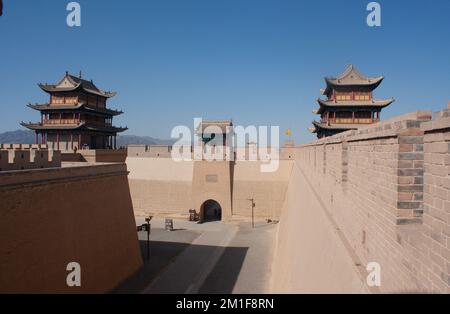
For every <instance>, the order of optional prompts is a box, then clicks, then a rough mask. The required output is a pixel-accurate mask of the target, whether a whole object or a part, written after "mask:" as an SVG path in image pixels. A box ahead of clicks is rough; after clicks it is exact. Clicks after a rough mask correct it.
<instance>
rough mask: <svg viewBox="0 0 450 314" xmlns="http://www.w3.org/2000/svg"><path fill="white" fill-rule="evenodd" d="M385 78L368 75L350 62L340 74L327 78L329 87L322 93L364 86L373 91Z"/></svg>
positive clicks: (326, 93)
mask: <svg viewBox="0 0 450 314" xmlns="http://www.w3.org/2000/svg"><path fill="white" fill-rule="evenodd" d="M383 79H384V77H383V76H378V77H366V76H364V75H363V74H361V73H360V72H359V71H358V70H357V69H356V68H355V67H354V66H353V65H352V64H350V65H349V66H348V67H347V69H346V70H345V71H344V73H342V74H341V75H340V76H338V77H326V78H325V82H326V84H327V87H326V88H325V89H323V90H322V94H323V95H328V94H329V93H330V92H331V90H332V89H334V88H336V89H339V88H340V87H356V88H357V87H364V88H367V89H369V90H371V91H372V90H374V89H375V88H377V87H378V85H380V83H381V81H383Z"/></svg>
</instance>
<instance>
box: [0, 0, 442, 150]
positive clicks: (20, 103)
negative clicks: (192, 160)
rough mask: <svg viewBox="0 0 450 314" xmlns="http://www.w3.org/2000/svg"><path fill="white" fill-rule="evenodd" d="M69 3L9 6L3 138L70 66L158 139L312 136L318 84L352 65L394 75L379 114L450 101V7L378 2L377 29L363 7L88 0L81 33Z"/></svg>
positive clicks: (134, 128)
mask: <svg viewBox="0 0 450 314" xmlns="http://www.w3.org/2000/svg"><path fill="white" fill-rule="evenodd" d="M68 2H69V1H68V0H33V1H28V0H14V1H12V0H4V3H5V12H4V15H3V16H2V17H0V40H1V42H0V60H1V61H0V62H1V63H0V77H1V84H0V108H1V113H0V132H3V131H8V130H16V129H19V128H20V127H19V122H20V121H21V120H24V121H29V120H32V121H37V120H38V119H39V115H38V113H37V112H36V111H33V110H31V109H29V108H27V107H26V104H27V103H28V102H46V101H47V100H48V97H47V95H46V94H45V93H43V92H42V91H41V90H40V89H39V88H38V87H37V85H36V84H37V83H38V82H44V83H45V82H47V83H56V81H58V80H59V79H60V78H61V76H62V75H64V72H65V71H66V70H68V71H70V72H72V73H78V72H79V71H80V70H82V71H83V76H84V78H87V79H93V80H94V82H95V83H97V85H98V86H99V87H100V88H103V89H106V90H115V91H117V92H118V95H117V96H116V97H114V98H113V99H111V100H110V103H109V106H110V107H112V108H117V109H123V110H124V111H125V114H124V115H123V116H121V117H120V118H118V119H117V120H116V124H118V125H127V126H128V127H129V128H130V130H129V131H128V132H127V133H128V134H136V135H150V136H154V137H159V138H169V137H170V131H171V129H172V127H173V126H174V125H178V124H184V125H189V126H191V125H192V123H193V121H192V118H194V117H204V118H213V119H216V118H219V119H221V118H233V119H234V121H235V123H236V124H240V125H250V124H255V125H279V126H281V127H282V128H283V129H284V128H287V127H291V128H292V130H293V134H294V138H295V140H296V141H297V142H299V141H301V142H305V141H308V140H310V139H313V135H311V134H309V132H308V131H307V128H308V127H309V126H310V123H311V121H312V120H313V119H314V118H315V116H314V115H313V114H312V113H311V110H313V109H315V108H316V107H317V106H318V105H317V103H316V101H315V100H316V98H317V97H319V95H320V93H319V89H320V88H322V87H323V86H324V81H323V77H324V76H333V75H337V74H340V73H341V72H342V71H343V70H344V68H345V67H346V65H347V64H349V63H353V64H354V65H356V66H357V68H359V69H360V71H361V72H363V73H364V74H367V75H371V76H376V75H384V76H385V77H386V79H385V81H384V82H383V83H382V85H381V86H380V87H379V89H378V90H377V93H376V96H377V97H378V98H384V97H395V98H396V102H395V103H394V104H393V105H391V106H390V107H389V108H388V109H387V110H384V112H383V115H382V117H383V118H387V117H390V116H394V115H398V114H401V113H406V112H409V111H414V110H418V109H431V110H433V111H438V110H440V109H442V108H444V107H445V106H446V105H447V102H448V101H449V100H450V95H449V87H450V19H449V18H448V17H449V15H450V1H448V0H431V1H425V0H423V1H402V0H395V1H392V0H390V1H387V0H385V1H379V2H380V3H381V6H382V27H381V28H369V27H368V26H367V24H366V16H367V14H368V12H367V11H366V5H367V4H368V3H369V2H370V1H368V0H345V1H344V0H339V1H338V0H314V1H313V0H308V1H300V0H292V1H287V0H177V1H175V0H160V1H149V0H134V1H133V0H129V1H115V0H114V1H113V0H109V1H107V0H81V1H78V2H79V3H80V4H81V7H82V27H81V28H69V27H67V25H66V22H65V21H66V16H67V12H66V10H65V8H66V5H67V3H68Z"/></svg>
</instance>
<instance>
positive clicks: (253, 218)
mask: <svg viewBox="0 0 450 314" xmlns="http://www.w3.org/2000/svg"><path fill="white" fill-rule="evenodd" d="M247 201H250V202H252V228H255V205H256V204H255V199H253V198H247Z"/></svg>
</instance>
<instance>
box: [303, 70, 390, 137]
mask: <svg viewBox="0 0 450 314" xmlns="http://www.w3.org/2000/svg"><path fill="white" fill-rule="evenodd" d="M381 81H383V76H380V77H365V76H364V75H362V74H361V73H359V72H358V71H357V70H356V69H355V67H354V66H353V65H350V66H349V67H348V68H347V69H346V70H345V72H344V73H343V74H342V75H340V76H339V77H337V78H328V77H327V78H325V82H326V84H327V86H326V88H325V89H321V93H322V95H325V96H326V100H323V99H320V98H319V99H318V100H317V102H318V103H319V105H320V108H319V109H317V110H314V111H313V113H314V114H319V115H320V121H319V122H317V121H313V125H314V126H313V127H312V128H310V129H309V130H310V131H311V132H312V133H316V134H317V137H318V138H322V137H325V136H331V135H334V134H337V133H340V132H344V131H347V130H353V129H357V128H358V127H360V126H364V125H368V124H371V123H375V122H378V121H380V112H381V109H383V108H385V107H387V106H389V105H390V104H391V103H393V102H394V99H386V100H384V99H383V100H375V99H374V98H373V91H374V90H375V89H376V88H377V87H378V86H379V85H380V83H381Z"/></svg>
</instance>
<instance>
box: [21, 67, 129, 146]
mask: <svg viewBox="0 0 450 314" xmlns="http://www.w3.org/2000/svg"><path fill="white" fill-rule="evenodd" d="M39 87H40V88H41V89H42V90H43V91H45V92H47V93H48V94H49V95H50V100H49V102H48V103H46V104H34V105H32V104H30V105H28V106H29V107H30V108H33V109H35V110H38V111H39V112H40V113H41V122H39V123H24V122H22V123H21V124H22V125H23V126H24V127H26V128H28V129H31V130H34V131H35V132H36V144H47V145H48V146H49V148H50V149H56V150H77V149H83V148H89V149H106V148H111V149H115V148H117V147H116V146H117V144H116V136H117V133H119V132H123V131H125V130H127V128H126V127H125V128H122V127H115V126H113V125H112V122H113V117H114V116H117V115H120V114H122V113H123V112H122V111H117V110H111V109H108V108H107V107H106V102H107V100H108V99H109V98H111V97H113V96H115V95H116V93H113V92H105V91H102V90H100V89H99V88H97V87H96V86H95V85H94V83H93V82H92V81H86V80H84V79H82V78H81V73H80V75H79V77H75V76H73V75H70V74H69V73H68V72H66V75H65V76H64V77H63V78H62V79H61V81H60V82H59V83H57V84H56V85H49V84H39ZM39 141H40V143H39Z"/></svg>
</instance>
